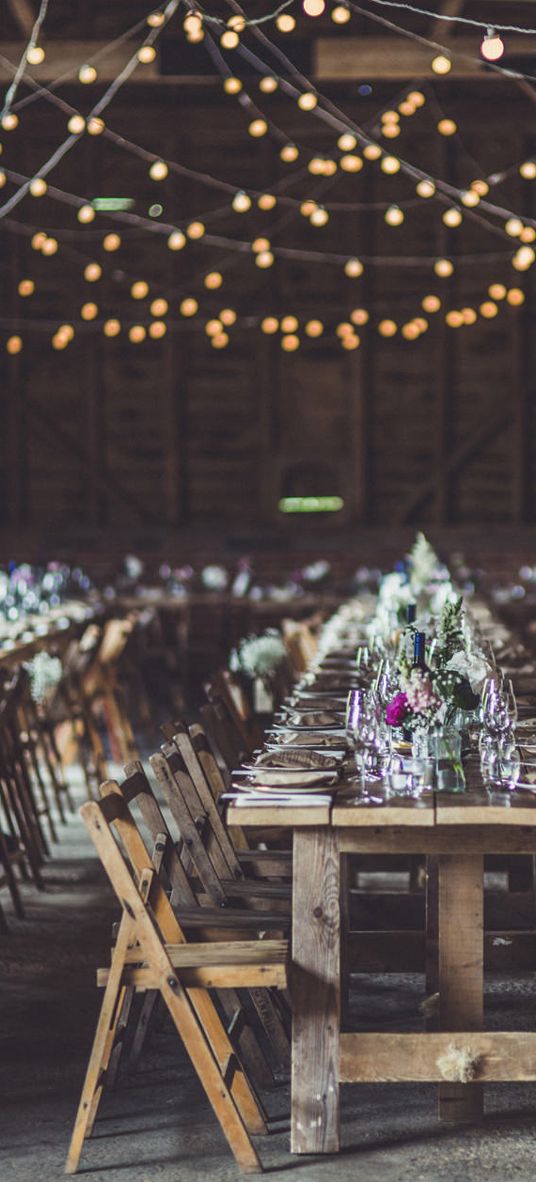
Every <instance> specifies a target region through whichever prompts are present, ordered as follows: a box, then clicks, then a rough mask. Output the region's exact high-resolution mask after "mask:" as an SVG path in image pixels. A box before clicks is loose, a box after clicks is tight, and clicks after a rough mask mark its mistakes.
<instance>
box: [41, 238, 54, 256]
mask: <svg viewBox="0 0 536 1182" xmlns="http://www.w3.org/2000/svg"><path fill="white" fill-rule="evenodd" d="M41 252H42V254H46V255H52V254H57V252H58V242H57V239H56V238H45V241H44V242H43V245H42V247H41Z"/></svg>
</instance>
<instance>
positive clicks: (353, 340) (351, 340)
mask: <svg viewBox="0 0 536 1182" xmlns="http://www.w3.org/2000/svg"><path fill="white" fill-rule="evenodd" d="M360 344H361V339H360V337H358V335H357V333H351V334H350V333H349V334H348V336H345V337H343V338H342V340H341V345H342V347H343V349H348V350H351V349H358V348H359V346H360Z"/></svg>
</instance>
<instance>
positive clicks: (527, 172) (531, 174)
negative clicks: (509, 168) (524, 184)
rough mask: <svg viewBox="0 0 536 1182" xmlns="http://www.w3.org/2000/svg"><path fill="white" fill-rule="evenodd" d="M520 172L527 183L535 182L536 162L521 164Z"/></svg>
mask: <svg viewBox="0 0 536 1182" xmlns="http://www.w3.org/2000/svg"><path fill="white" fill-rule="evenodd" d="M519 171H520V174H521V176H522V177H524V179H525V180H526V181H533V180H534V179H535V177H536V160H525V162H524V163H523V164H520V166H519Z"/></svg>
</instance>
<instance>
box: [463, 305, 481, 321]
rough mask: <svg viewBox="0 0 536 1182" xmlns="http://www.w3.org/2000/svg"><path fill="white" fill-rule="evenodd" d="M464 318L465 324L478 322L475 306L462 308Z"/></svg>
mask: <svg viewBox="0 0 536 1182" xmlns="http://www.w3.org/2000/svg"><path fill="white" fill-rule="evenodd" d="M462 318H463V323H464V324H476V321H477V319H478V317H477V314H476V312H475V309H474V308H462Z"/></svg>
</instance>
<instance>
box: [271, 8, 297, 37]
mask: <svg viewBox="0 0 536 1182" xmlns="http://www.w3.org/2000/svg"><path fill="white" fill-rule="evenodd" d="M275 23H276V25H277V27H278V29H279V32H280V33H292V31H293V29H295V28H296V21H295V20H294V17H293V16H290V15H289V13H287V12H283V13H281V15H280V16H278V17H277V19H276V22H275Z"/></svg>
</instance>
